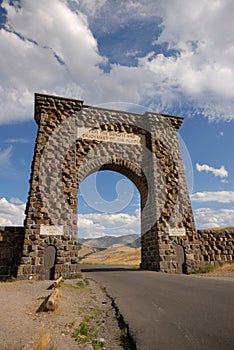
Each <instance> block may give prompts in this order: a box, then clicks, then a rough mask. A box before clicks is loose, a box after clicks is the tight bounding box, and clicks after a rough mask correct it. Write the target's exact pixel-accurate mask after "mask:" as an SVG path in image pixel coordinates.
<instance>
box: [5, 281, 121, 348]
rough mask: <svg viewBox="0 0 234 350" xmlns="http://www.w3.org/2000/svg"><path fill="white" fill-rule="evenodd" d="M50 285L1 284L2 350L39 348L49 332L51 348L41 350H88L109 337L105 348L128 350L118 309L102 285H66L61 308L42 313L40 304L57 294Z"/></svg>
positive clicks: (89, 283)
mask: <svg viewBox="0 0 234 350" xmlns="http://www.w3.org/2000/svg"><path fill="white" fill-rule="evenodd" d="M50 284H51V281H16V282H11V283H9V282H1V283H0V300H1V324H0V349H1V350H26V349H30V350H32V349H33V350H34V349H39V348H35V344H37V343H38V339H39V338H44V339H46V334H47V333H48V334H49V337H50V339H51V341H50V344H49V345H48V346H47V347H42V348H40V349H50V350H52V349H53V350H73V349H76V350H77V349H83V348H84V344H85V343H91V341H92V339H94V338H104V340H105V343H104V347H102V349H112V350H121V349H123V347H122V345H121V342H120V329H119V327H118V323H117V320H116V316H115V310H114V309H113V307H112V305H111V300H110V299H109V298H108V297H107V296H106V294H105V293H104V292H103V291H102V290H101V288H100V287H99V285H98V284H96V283H95V282H94V281H92V280H80V279H74V280H65V282H64V283H63V284H62V286H61V288H60V290H61V296H60V298H59V301H58V308H57V309H56V310H55V311H47V312H45V311H40V305H41V304H42V303H43V301H44V300H45V298H46V297H47V296H48V295H49V294H51V290H48V289H47V288H48V287H49V286H50ZM43 328H44V331H43ZM81 328H82V330H81ZM40 333H41V335H40ZM86 333H87V336H86V335H85V334H86Z"/></svg>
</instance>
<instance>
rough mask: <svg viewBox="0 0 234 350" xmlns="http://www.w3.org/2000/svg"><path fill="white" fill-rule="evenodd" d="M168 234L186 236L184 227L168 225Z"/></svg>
mask: <svg viewBox="0 0 234 350" xmlns="http://www.w3.org/2000/svg"><path fill="white" fill-rule="evenodd" d="M168 230H169V236H186V230H185V227H173V228H171V227H169V229H168Z"/></svg>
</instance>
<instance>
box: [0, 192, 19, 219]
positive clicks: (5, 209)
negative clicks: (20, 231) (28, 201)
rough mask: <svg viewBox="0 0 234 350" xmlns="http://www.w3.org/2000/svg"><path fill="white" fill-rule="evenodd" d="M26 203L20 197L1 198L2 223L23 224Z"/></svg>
mask: <svg viewBox="0 0 234 350" xmlns="http://www.w3.org/2000/svg"><path fill="white" fill-rule="evenodd" d="M24 210H25V203H24V202H22V201H21V200H20V199H18V198H14V199H11V201H8V200H7V199H6V198H4V197H3V198H0V225H1V226H23V221H24V217H25V216H24Z"/></svg>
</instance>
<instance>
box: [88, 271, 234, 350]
mask: <svg viewBox="0 0 234 350" xmlns="http://www.w3.org/2000/svg"><path fill="white" fill-rule="evenodd" d="M82 270H83V272H84V273H85V276H86V277H87V278H92V279H94V280H96V281H97V282H98V283H100V284H101V286H102V287H105V288H106V290H107V293H108V294H109V295H110V296H111V297H112V298H113V299H114V300H115V303H116V305H117V307H118V308H119V311H120V313H121V314H122V315H123V317H124V320H125V322H126V323H128V325H129V328H130V332H131V334H132V336H133V338H134V340H135V342H136V345H137V349H138V350H177V349H179V350H190V349H195V350H234V280H233V279H230V280H224V279H218V278H216V279H213V278H210V277H198V276H187V275H170V274H164V273H160V272H153V271H133V270H128V269H127V268H123V267H122V268H121V267H114V266H110V267H107V266H100V265H98V266H96V265H92V266H91V265H83V266H82Z"/></svg>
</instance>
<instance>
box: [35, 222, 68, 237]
mask: <svg viewBox="0 0 234 350" xmlns="http://www.w3.org/2000/svg"><path fill="white" fill-rule="evenodd" d="M40 235H41V236H62V235H63V226H62V225H60V226H58V225H41V227H40Z"/></svg>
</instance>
